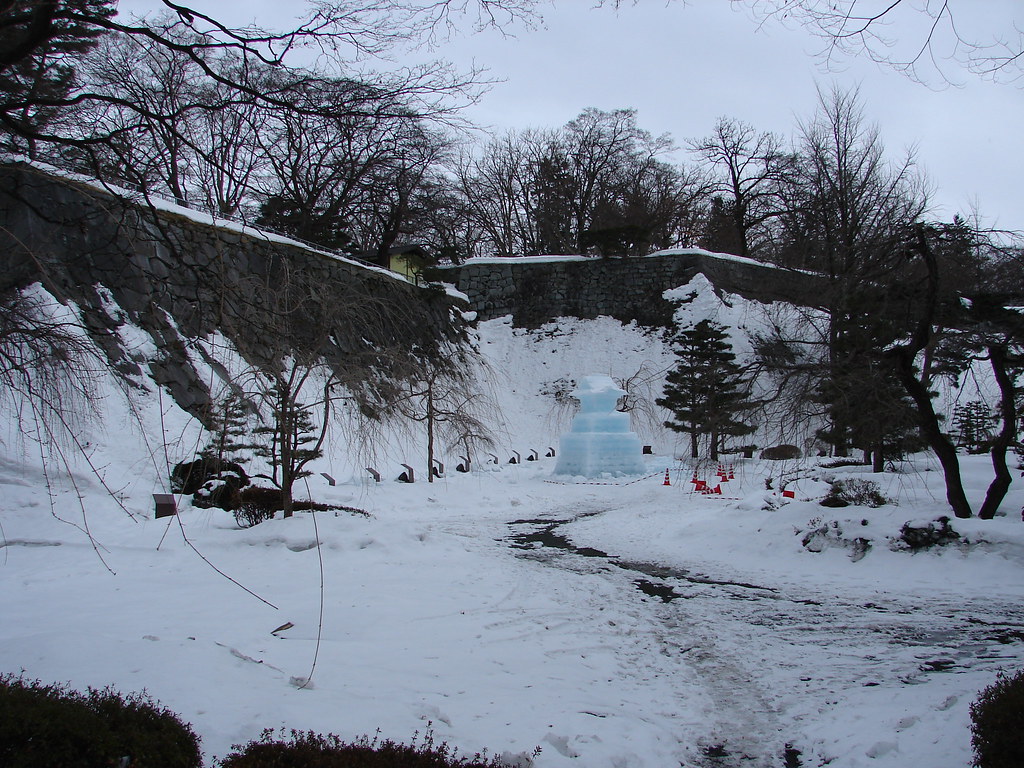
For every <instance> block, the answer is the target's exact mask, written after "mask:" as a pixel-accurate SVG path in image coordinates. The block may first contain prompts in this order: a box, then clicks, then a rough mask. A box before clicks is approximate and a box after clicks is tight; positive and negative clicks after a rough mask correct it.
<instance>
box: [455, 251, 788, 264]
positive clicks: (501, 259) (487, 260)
mask: <svg viewBox="0 0 1024 768" xmlns="http://www.w3.org/2000/svg"><path fill="white" fill-rule="evenodd" d="M663 256H703V257H705V258H711V259H719V260H720V261H735V262H738V263H740V264H750V265H753V266H757V267H765V268H767V269H780V267H778V266H776V265H775V264H767V263H765V262H763V261H757V260H756V259H749V258H746V257H744V256H735V255H733V254H731V253H715V252H714V251H705V250H704V249H703V248H666V249H664V250H661V251H654V252H653V253H648V254H646V255H645V256H638V257H635V258H641V259H650V258H660V257H663ZM601 258H602V257H599V256H580V255H571V254H544V255H540V256H476V257H473V258H471V259H466V260H465V261H464V262H462V264H461V265H459V266H466V265H471V264H549V263H556V262H563V261H599V260H601ZM610 258H613V259H623V258H634V257H623V256H612V257H610Z"/></svg>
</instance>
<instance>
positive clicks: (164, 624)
mask: <svg viewBox="0 0 1024 768" xmlns="http://www.w3.org/2000/svg"><path fill="white" fill-rule="evenodd" d="M682 290H685V291H693V290H696V291H697V293H698V298H697V299H696V300H695V301H694V302H691V303H690V304H688V305H687V309H686V310H685V311H686V312H690V313H700V314H701V315H702V316H712V317H714V318H715V319H717V320H718V322H721V323H723V324H726V325H729V326H731V327H733V328H734V329H736V331H735V335H734V339H735V340H736V346H737V348H738V349H740V351H743V350H742V344H743V335H742V330H743V329H744V328H747V329H748V330H749V329H753V328H755V327H759V326H758V323H761V322H762V320H761V319H759V318H762V317H763V316H764V308H761V307H757V306H754V305H749V304H744V303H743V302H740V301H738V300H736V299H731V298H729V297H725V300H724V301H723V300H722V298H721V297H715V296H714V295H713V292H711V291H710V288H709V287H708V286H706V285H703V284H700V285H691V286H688V287H686V288H684V289H682ZM478 335H479V338H478V340H477V343H478V347H479V349H480V352H481V354H482V356H483V357H484V359H485V360H486V362H487V372H486V386H485V390H487V392H488V393H489V395H490V396H491V398H492V401H493V402H494V403H495V404H496V406H497V407H498V409H497V410H496V411H495V414H496V415H495V425H496V432H497V435H498V440H497V443H498V448H497V449H496V450H495V455H497V456H498V457H499V461H498V463H497V464H487V463H485V461H484V460H483V457H479V458H480V460H478V461H477V462H476V469H475V471H474V472H471V473H468V474H460V473H457V472H454V471H452V470H451V469H450V467H451V466H453V464H454V462H453V461H452V459H453V458H454V457H455V455H456V454H457V452H453V453H452V455H446V456H445V459H446V464H448V466H449V471H448V473H447V476H446V477H443V478H440V479H438V481H437V482H435V483H432V484H428V483H425V482H417V483H415V484H412V485H409V484H402V483H396V482H393V481H392V480H391V479H390V476H389V475H388V474H385V476H384V480H383V482H381V483H375V482H373V481H372V480H371V479H370V476H369V473H367V472H366V471H365V466H366V464H367V459H366V457H365V456H362V455H354V454H353V453H352V452H351V449H350V446H351V445H352V444H353V442H354V441H353V440H352V439H350V438H351V436H349V435H346V434H344V430H343V429H341V428H340V427H339V428H338V429H337V430H336V434H335V436H334V440H333V443H332V445H331V446H330V450H329V451H328V453H327V455H326V456H325V458H324V459H322V460H321V461H319V462H317V463H315V464H314V465H312V466H311V468H312V469H313V470H314V472H315V474H314V475H313V476H312V477H311V478H309V480H308V490H309V492H310V495H312V496H313V497H314V498H316V499H317V500H318V501H323V502H328V503H334V504H341V505H347V506H350V507H355V508H359V509H362V510H365V511H366V512H367V513H368V515H366V516H363V515H358V514H352V513H349V512H338V513H334V512H322V513H317V514H316V515H312V514H309V513H298V514H297V515H296V517H295V518H293V519H289V520H272V521H269V522H265V523H262V524H260V525H258V526H256V527H253V528H250V529H245V530H242V529H239V528H238V526H237V525H236V524H235V521H234V520H233V518H232V516H231V515H230V514H229V513H226V512H222V511H220V510H200V509H194V508H192V507H191V506H190V505H189V504H188V502H187V500H183V501H182V504H181V509H180V514H179V515H178V516H176V517H171V518H167V519H161V520H154V519H152V508H153V501H152V496H151V494H152V493H154V492H160V491H165V490H166V488H167V473H168V467H169V465H171V464H173V463H174V462H176V461H179V460H181V459H183V458H186V457H189V456H191V452H193V451H194V450H195V447H196V446H197V445H198V444H200V443H201V442H202V440H203V437H202V434H201V430H199V428H198V426H197V425H196V424H195V423H194V421H192V420H190V419H189V418H188V417H187V416H186V415H184V414H183V413H182V412H181V411H180V410H178V409H177V408H176V407H175V406H174V405H173V403H172V402H171V401H170V400H169V399H168V398H166V397H161V396H160V393H159V391H158V390H156V389H155V388H152V387H151V388H150V390H149V391H145V392H144V391H134V392H131V393H129V394H128V395H125V394H124V393H123V392H122V391H121V390H120V388H119V387H117V386H114V385H113V383H112V382H110V381H105V382H103V383H102V384H101V389H102V391H103V392H105V393H106V397H105V400H104V402H103V404H102V410H103V412H102V420H101V421H99V422H95V423H93V424H91V425H89V426H87V427H86V428H85V431H84V432H83V433H82V436H81V440H82V444H83V445H84V446H85V448H86V453H87V455H88V457H89V460H90V462H91V464H92V469H91V468H90V466H89V464H88V463H87V462H86V461H84V460H83V459H82V457H78V458H73V460H72V472H70V473H68V472H65V471H62V470H61V468H60V466H59V462H56V461H49V462H47V463H46V465H45V467H44V466H43V465H42V464H41V463H40V460H39V456H38V449H37V448H36V447H35V446H34V444H33V443H32V441H31V440H29V439H21V437H20V436H19V434H18V429H19V428H18V427H17V426H16V425H15V422H14V421H13V420H12V419H11V418H10V415H9V414H8V415H7V416H5V418H6V419H7V421H6V422H5V424H6V426H5V429H4V431H3V433H2V435H3V444H2V453H0V456H2V460H0V536H2V539H0V543H2V545H3V546H2V553H0V579H2V583H3V589H2V590H0V616H3V621H2V622H0V671H3V672H14V673H18V672H24V674H25V675H26V676H29V677H32V678H40V679H43V680H46V681H65V682H68V683H70V684H72V685H74V686H78V687H85V686H104V685H107V684H113V685H114V686H116V687H118V688H120V689H122V690H141V689H143V688H144V689H146V690H147V691H148V692H149V693H150V694H151V695H152V696H154V697H156V698H158V699H159V700H160V701H161V702H162V703H164V704H165V705H167V706H169V707H171V708H172V709H174V710H176V711H178V712H179V713H181V715H182V716H183V717H184V718H185V719H186V720H188V721H190V722H191V723H192V724H193V725H194V727H195V728H196V730H197V731H198V732H199V733H200V734H201V736H202V739H203V747H204V750H205V752H206V755H207V759H208V761H209V762H211V763H212V759H213V757H214V756H216V755H221V756H222V755H224V754H225V753H226V752H227V751H228V749H229V748H230V745H231V744H232V743H238V742H242V741H245V740H248V739H251V738H256V737H257V736H259V734H260V731H261V730H262V729H263V728H267V727H278V726H282V727H287V728H300V729H313V730H319V731H331V732H334V733H338V734H340V735H342V736H345V737H353V736H356V735H359V734H363V733H369V734H372V733H374V732H375V731H376V730H377V729H378V728H380V729H381V732H382V734H383V735H385V736H387V737H390V738H395V739H400V740H401V739H409V738H411V737H412V735H413V734H414V733H415V732H417V731H419V732H421V733H422V732H423V731H424V729H426V728H428V727H429V728H432V729H433V731H434V733H435V738H436V739H437V740H439V741H440V740H448V741H449V742H450V743H452V744H454V745H456V746H458V747H459V748H460V749H462V750H463V751H464V752H470V753H472V752H475V751H478V750H481V749H484V748H487V749H489V750H490V751H491V752H494V753H499V754H501V753H504V754H505V756H506V758H507V759H508V760H509V761H512V762H518V764H520V765H527V764H529V760H530V757H529V756H530V755H531V754H532V753H533V752H534V749H535V747H540V748H541V752H540V754H539V755H538V756H536V758H534V764H535V765H536V766H537V767H538V768H558V767H560V766H566V767H568V766H576V765H578V766H587V768H606V767H607V768H611V767H612V766H615V767H616V768H663V766H668V765H686V766H734V765H736V766H738V765H744V766H779V765H803V766H819V765H825V764H828V765H829V766H832V767H836V766H840V767H842V768H854V767H857V766H886V767H888V768H903V767H904V766H908V765H922V766H931V767H933V768H964V767H965V766H967V765H968V764H969V763H970V734H969V730H968V722H969V721H968V706H969V704H970V702H971V700H972V699H973V698H974V696H975V695H976V694H977V691H978V690H979V689H980V688H982V687H984V686H986V685H988V684H989V683H991V682H992V681H993V680H994V679H995V675H996V673H997V672H998V671H1000V670H1011V669H1016V668H1019V667H1021V666H1024V608H1022V605H1024V525H1022V524H1021V522H1020V514H1019V510H1020V508H1021V506H1022V504H1024V491H1022V489H1021V485H1020V482H1019V481H1018V480H1015V483H1014V486H1013V487H1012V488H1011V491H1010V494H1009V496H1008V497H1007V500H1006V502H1005V504H1004V510H1005V513H1006V514H1005V515H1004V516H1000V517H997V518H996V519H995V520H992V521H987V522H986V521H978V520H968V521H959V520H956V521H954V522H953V526H954V528H955V529H956V531H957V532H958V533H959V534H960V537H961V538H960V539H959V540H957V541H956V542H955V543H953V544H951V545H949V546H946V547H942V548H939V549H936V550H930V551H921V552H917V553H911V552H909V551H905V550H903V549H901V548H900V545H899V542H898V536H899V532H900V528H901V526H902V525H903V524H904V523H905V522H907V521H918V522H920V523H921V524H922V525H924V524H927V523H928V522H929V521H932V520H934V519H935V518H937V517H939V516H941V515H943V514H945V508H944V502H943V492H942V487H941V476H940V473H939V472H938V471H936V469H937V468H936V467H935V466H934V464H933V462H932V461H931V460H930V459H929V458H928V457H927V456H920V457H915V459H914V460H913V461H910V462H908V463H906V464H905V465H902V466H900V467H899V468H898V471H897V472H890V473H885V474H883V475H878V476H870V475H868V474H867V473H866V470H865V468H863V467H842V468H831V469H830V468H827V467H824V468H823V467H821V466H819V463H818V460H817V459H815V460H806V461H789V462H768V461H761V460H758V459H752V460H742V459H733V460H732V461H731V467H729V466H726V467H723V469H725V470H726V472H727V473H728V470H729V469H730V468H731V470H732V474H733V477H732V478H731V479H727V480H726V481H725V482H720V481H719V480H718V479H717V477H716V469H717V468H716V467H714V466H703V465H702V466H700V467H696V468H694V467H691V466H689V465H687V464H684V463H681V462H680V461H678V460H677V459H675V458H674V454H675V452H676V445H675V442H674V440H675V436H674V435H670V434H668V433H666V432H665V431H664V430H663V429H661V428H659V427H658V426H657V423H656V420H652V419H650V418H647V419H644V418H641V416H640V415H638V420H637V422H636V424H635V427H636V429H637V431H638V432H639V433H640V434H641V437H642V438H643V440H644V442H645V443H648V444H650V445H652V446H653V451H654V452H653V454H652V455H650V456H647V457H646V461H647V469H648V472H647V475H646V476H644V477H641V478H633V479H615V480H609V481H608V482H607V484H590V483H587V484H582V483H581V484H577V483H569V482H564V481H560V480H559V479H558V478H553V477H552V476H551V472H552V469H553V466H554V460H553V459H550V458H545V457H544V454H545V452H546V449H547V448H548V447H557V440H558V436H559V435H560V433H561V432H562V431H563V430H564V429H565V428H566V427H567V425H568V423H569V418H570V416H571V411H570V410H569V408H568V407H567V406H565V405H564V404H560V403H559V400H558V398H557V397H556V393H559V392H565V391H566V388H567V383H568V381H569V380H572V379H578V378H579V377H581V376H583V375H587V374H592V373H600V374H608V375H611V376H612V377H614V378H616V379H619V380H625V379H629V378H630V377H634V376H635V374H637V373H638V372H640V376H639V377H636V380H637V381H638V382H639V383H638V386H639V388H640V389H641V390H644V391H649V392H654V394H659V392H658V390H659V389H660V381H661V377H662V376H663V375H664V371H665V370H666V369H667V368H668V367H669V366H670V365H671V364H672V354H671V351H670V349H669V348H668V346H667V345H666V344H665V342H664V340H663V339H661V338H660V337H659V336H658V335H656V334H651V333H649V332H646V331H644V330H642V329H639V328H635V327H624V326H623V325H622V324H620V323H618V322H616V321H612V320H608V319H605V318H602V319H598V320H594V321H577V320H570V319H564V320H559V321H557V322H554V323H551V324H549V325H547V326H544V327H542V328H540V329H538V330H535V331H529V332H527V331H525V330H522V329H516V328H513V327H512V325H511V323H510V322H507V321H502V320H495V321H489V322H487V323H483V324H481V326H480V327H479V330H478ZM570 388H571V387H570ZM645 388H646V389H645ZM771 437H774V436H771ZM386 442H387V444H386V445H378V446H376V455H375V457H374V460H375V461H376V462H377V466H378V467H379V468H380V469H382V470H383V469H384V468H385V467H386V468H387V469H388V470H391V469H393V468H394V467H395V466H397V464H398V463H400V462H402V461H406V462H413V461H416V462H422V460H423V459H422V455H423V447H422V444H421V443H422V440H421V439H420V438H419V437H418V436H411V437H410V436H408V435H397V436H393V437H392V438H391V439H389V440H387V441H386ZM531 449H536V450H537V451H538V452H539V454H540V459H539V460H538V461H534V462H527V461H523V462H522V463H520V464H517V465H510V464H508V463H507V460H508V458H509V456H511V455H513V452H514V451H518V452H519V453H520V455H521V456H524V457H525V456H526V455H527V453H528V452H529V451H530V450H531ZM70 453H71V454H74V453H75V451H71V452H70ZM418 466H419V464H417V467H418ZM964 467H965V475H966V478H967V486H968V491H969V493H971V494H972V498H973V500H975V501H976V500H977V499H978V498H979V497H980V495H981V494H982V493H983V490H984V483H985V482H986V481H987V480H986V478H987V472H988V471H989V467H988V466H987V464H986V460H985V457H969V458H965V461H964ZM93 469H94V470H95V471H93ZM666 470H668V475H669V482H670V484H669V485H666V484H665V476H666ZM695 470H696V472H697V473H698V474H700V475H701V477H702V479H705V480H709V481H713V482H715V483H719V482H720V485H721V488H722V491H723V492H722V493H721V494H718V495H713V496H707V495H702V494H699V493H695V492H694V485H693V484H692V483H691V482H690V480H691V478H692V477H693V474H694V471H695ZM320 472H326V473H327V474H329V475H331V476H332V477H333V478H335V479H336V480H337V481H338V482H337V484H336V485H334V486H331V485H329V484H328V482H327V480H326V479H325V478H324V477H322V476H321V475H320V474H318V473H320ZM843 475H852V476H856V477H857V478H859V479H873V480H874V481H876V482H878V483H879V487H880V490H881V492H882V493H883V494H884V495H885V496H887V497H888V498H890V499H891V503H889V504H886V505H884V506H882V507H879V508H867V507H846V508H842V509H829V508H825V507H822V506H821V505H820V504H819V503H818V502H819V500H820V499H821V498H822V497H823V496H824V494H825V492H826V490H827V488H828V483H827V481H828V480H830V479H834V478H835V477H837V476H839V477H841V476H843ZM727 477H728V474H727ZM768 481H770V485H771V488H769V487H768V485H769V482H768ZM784 482H785V483H786V488H787V490H791V491H793V492H794V493H793V498H788V497H785V496H783V495H781V494H780V493H779V491H780V488H781V485H782V484H783V483H784ZM321 585H322V587H321ZM286 624H291V625H292V626H291V627H290V628H288V629H284V630H281V631H279V632H277V633H274V632H273V630H275V629H276V628H278V627H281V626H283V625H286ZM307 681H308V684H307Z"/></svg>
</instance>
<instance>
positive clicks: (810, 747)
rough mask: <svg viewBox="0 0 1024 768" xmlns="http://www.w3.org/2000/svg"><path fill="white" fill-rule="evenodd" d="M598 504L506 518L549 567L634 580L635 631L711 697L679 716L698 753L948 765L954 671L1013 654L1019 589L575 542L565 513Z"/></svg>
mask: <svg viewBox="0 0 1024 768" xmlns="http://www.w3.org/2000/svg"><path fill="white" fill-rule="evenodd" d="M631 506H635V500H634V502H633V504H632V505H631ZM599 514H600V513H597V512H595V511H593V510H591V511H589V512H587V513H584V514H577V515H575V516H573V517H571V518H561V519H559V520H558V521H557V523H553V522H552V521H545V520H534V521H517V523H516V524H515V525H514V526H513V527H514V528H515V529H516V530H517V534H516V535H515V536H514V537H513V540H514V542H515V544H516V545H519V546H522V545H524V544H525V545H530V544H532V545H534V546H535V547H539V548H537V549H532V550H529V556H530V557H532V558H534V559H537V560H539V561H541V562H544V563H547V564H548V565H551V566H553V567H557V568H563V569H569V570H572V571H574V572H588V573H590V574H592V575H593V576H594V577H595V578H604V579H609V580H619V581H621V580H626V581H628V582H631V583H632V584H633V585H634V586H635V587H637V590H638V591H637V594H636V596H637V598H638V599H642V600H644V601H646V602H647V603H649V604H650V607H651V608H652V611H651V612H650V614H649V618H650V625H649V626H647V627H645V633H646V634H647V635H648V637H650V638H652V639H654V641H655V642H656V643H658V644H659V645H660V646H661V648H662V653H663V655H664V656H665V657H668V658H676V659H677V661H678V663H679V664H680V666H685V667H686V668H687V674H685V675H681V676H680V679H681V680H686V681H687V683H686V684H687V685H688V684H690V681H691V680H692V679H694V677H695V678H696V679H697V680H698V681H699V685H700V688H701V691H702V693H703V695H704V696H705V697H706V699H707V701H708V702H709V706H708V709H707V710H706V711H705V717H704V718H703V720H702V722H701V723H700V724H699V725H698V726H697V727H696V728H690V729H688V731H689V733H688V739H687V740H686V743H688V744H690V745H698V747H699V756H698V758H697V759H698V763H697V764H704V765H708V766H732V765H737V766H738V765H755V766H762V765H763V766H779V765H785V766H797V765H824V764H826V763H828V764H830V765H849V766H859V765H881V764H891V765H894V766H895V765H906V764H907V761H908V760H911V759H913V760H914V761H915V762H916V761H917V760H920V759H922V757H923V755H925V754H928V755H929V757H928V760H927V761H922V762H921V763H920V764H925V762H927V764H929V765H942V764H948V765H956V764H958V763H957V762H955V761H950V756H949V754H948V752H947V746H946V745H944V736H945V735H946V733H947V732H948V729H949V727H950V726H951V724H953V723H958V721H959V720H960V719H962V710H963V709H964V705H965V704H966V701H965V698H966V697H965V695H964V693H963V690H964V684H965V682H966V681H967V680H970V681H973V680H975V679H978V680H982V681H985V680H991V679H993V678H994V677H995V675H996V673H997V672H999V671H1000V670H1006V669H1009V668H1017V667H1019V666H1020V665H1021V664H1022V663H1024V645H1022V641H1024V607H1022V606H1021V604H1020V602H1019V601H1017V600H1008V599H1006V598H1005V597H1003V596H1000V595H995V596H991V597H985V596H981V597H979V596H977V595H974V596H972V597H971V598H969V599H964V597H962V596H960V595H958V594H956V585H955V584H951V585H950V591H949V594H946V595H942V596H935V595H923V596H914V595H907V594H903V593H895V594H892V593H886V592H881V593H879V592H877V591H875V590H874V589H872V588H871V587H870V586H868V587H866V588H860V589H858V587H857V585H856V584H855V583H847V584H843V585H842V588H840V589H837V588H836V585H835V584H822V585H817V586H816V585H807V584H801V585H794V584H783V585H782V586H768V585H767V584H764V585H759V584H756V583H750V582H747V581H729V580H727V579H723V578H722V577H718V578H712V577H708V576H706V575H702V574H699V573H695V572H693V571H691V570H690V569H687V568H683V567H679V566H670V565H666V564H665V563H664V561H663V562H660V563H654V562H642V561H637V560H631V559H627V558H622V557H619V556H618V555H616V554H615V550H614V548H613V547H607V546H604V548H603V549H601V548H598V547H597V546H592V542H593V540H594V537H593V535H591V536H589V537H587V536H585V537H584V541H585V542H586V543H584V544H581V545H575V544H573V542H572V538H573V537H572V531H573V527H574V524H579V525H582V526H584V527H586V526H587V525H591V524H593V523H598V524H599V522H600V521H599V520H598V519H597V518H599ZM526 523H532V524H533V528H534V534H533V535H531V534H530V533H529V532H526V531H524V530H522V529H523V527H524V524H526ZM905 557H910V555H905ZM682 559H684V560H685V556H682ZM961 676H962V677H961ZM984 684H985V683H984V682H983V683H981V685H984ZM918 686H920V687H918ZM966 687H967V690H969V691H973V685H972V683H971V682H966ZM678 693H679V695H680V697H685V696H688V695H692V692H690V691H687V690H686V689H685V688H684V687H683V686H681V687H680V690H679V692H678ZM954 708H956V709H957V710H958V712H957V713H956V714H951V710H954ZM851 726H853V727H851ZM840 732H842V735H841V736H840V735H839V733H840ZM944 761H945V762H944Z"/></svg>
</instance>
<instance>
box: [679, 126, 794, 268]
mask: <svg viewBox="0 0 1024 768" xmlns="http://www.w3.org/2000/svg"><path fill="white" fill-rule="evenodd" d="M688 144H689V146H690V149H691V150H693V151H694V152H696V153H697V154H698V155H699V156H700V157H701V158H702V159H703V160H704V161H705V162H706V163H708V164H709V165H710V166H711V167H712V169H713V170H714V172H715V176H716V177H717V178H716V180H715V182H714V188H713V192H716V193H720V194H724V195H727V196H728V198H727V201H728V202H727V204H726V206H725V208H726V209H727V210H728V218H729V219H730V220H731V222H730V223H731V225H732V230H733V231H734V232H735V234H736V236H737V248H738V252H737V254H736V255H737V256H757V257H764V256H765V255H766V253H765V252H766V250H767V247H768V245H769V244H770V242H771V239H772V238H771V233H770V232H769V231H768V227H769V225H770V223H771V222H772V221H773V220H774V219H776V218H777V217H778V216H779V215H780V213H781V209H780V206H781V204H782V199H781V188H782V186H783V185H784V184H785V183H786V180H787V178H788V176H789V174H790V173H792V169H793V158H792V154H791V153H789V152H787V151H785V149H784V148H783V140H782V137H781V136H779V135H777V134H774V133H767V132H765V133H758V132H757V131H756V130H755V129H754V128H753V126H751V125H748V124H747V123H744V122H742V121H739V120H735V119H732V118H726V117H721V118H719V119H718V121H717V122H716V123H715V129H714V132H713V133H712V134H711V135H710V136H707V137H705V138H703V139H694V140H691V141H690V142H688Z"/></svg>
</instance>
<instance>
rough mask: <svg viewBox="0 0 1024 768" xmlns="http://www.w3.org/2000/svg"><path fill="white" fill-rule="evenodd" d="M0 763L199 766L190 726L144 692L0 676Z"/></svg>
mask: <svg viewBox="0 0 1024 768" xmlns="http://www.w3.org/2000/svg"><path fill="white" fill-rule="evenodd" d="M0 765H3V766H4V768H39V766H61V768H96V767H97V766H102V767H104V768H105V767H106V766H117V767H118V768H120V767H121V766H124V768H201V766H202V754H201V753H200V751H199V738H198V737H197V736H196V735H195V733H194V732H193V731H192V728H191V727H190V726H189V725H188V724H187V723H184V722H182V721H181V719H180V718H179V717H178V716H177V715H176V714H174V713H173V712H171V711H170V710H168V709H164V708H163V707H160V706H159V705H158V704H156V703H155V702H153V701H152V700H150V699H149V698H148V697H147V696H145V695H144V694H137V693H131V694H121V693H118V692H117V691H114V690H113V689H111V688H105V689H103V690H96V689H93V688H90V689H89V690H88V692H87V693H80V692H78V691H74V690H69V689H67V688H66V687H64V686H61V685H44V684H43V683H41V682H39V681H38V680H25V679H24V678H22V677H14V676H13V675H0Z"/></svg>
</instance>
